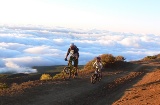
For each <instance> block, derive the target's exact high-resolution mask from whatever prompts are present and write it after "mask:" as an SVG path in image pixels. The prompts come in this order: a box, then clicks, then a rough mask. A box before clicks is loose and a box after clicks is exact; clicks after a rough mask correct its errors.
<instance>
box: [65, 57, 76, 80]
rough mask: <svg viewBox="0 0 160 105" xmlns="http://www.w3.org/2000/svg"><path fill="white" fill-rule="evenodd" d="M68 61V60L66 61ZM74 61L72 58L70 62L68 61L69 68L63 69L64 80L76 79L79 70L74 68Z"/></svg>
mask: <svg viewBox="0 0 160 105" xmlns="http://www.w3.org/2000/svg"><path fill="white" fill-rule="evenodd" d="M65 61H68V60H65ZM73 61H74V57H70V60H69V61H68V66H66V67H64V69H63V71H62V72H63V78H64V79H70V78H71V77H72V78H75V76H76V71H77V69H76V68H75V67H74V66H73V64H72V62H73Z"/></svg>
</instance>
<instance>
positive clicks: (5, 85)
mask: <svg viewBox="0 0 160 105" xmlns="http://www.w3.org/2000/svg"><path fill="white" fill-rule="evenodd" d="M5 88H8V86H7V84H5V83H0V89H5Z"/></svg>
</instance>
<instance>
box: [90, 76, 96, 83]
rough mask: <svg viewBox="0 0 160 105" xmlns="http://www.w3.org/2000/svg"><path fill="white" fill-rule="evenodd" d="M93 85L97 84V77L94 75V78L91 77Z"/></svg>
mask: <svg viewBox="0 0 160 105" xmlns="http://www.w3.org/2000/svg"><path fill="white" fill-rule="evenodd" d="M91 83H92V84H95V83H96V75H95V74H92V76H91Z"/></svg>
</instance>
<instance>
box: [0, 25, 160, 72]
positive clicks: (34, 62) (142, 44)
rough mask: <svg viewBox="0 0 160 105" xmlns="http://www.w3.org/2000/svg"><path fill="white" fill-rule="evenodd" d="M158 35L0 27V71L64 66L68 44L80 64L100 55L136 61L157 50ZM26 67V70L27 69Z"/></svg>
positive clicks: (157, 51)
mask: <svg viewBox="0 0 160 105" xmlns="http://www.w3.org/2000/svg"><path fill="white" fill-rule="evenodd" d="M159 39H160V36H159V35H154V34H150V35H149V34H133V33H118V32H110V31H104V30H96V29H94V30H74V29H67V28H63V27H55V28H53V27H52V28H48V27H47V28H46V27H39V26H37V27H33V26H25V27H12V26H1V27H0V52H1V54H0V57H1V60H0V73H2V72H3V73H4V72H5V71H6V72H8V71H12V72H23V71H24V72H35V70H32V69H31V67H32V66H49V65H62V64H63V65H64V64H67V62H65V61H64V58H65V55H66V52H67V49H68V47H69V45H70V43H72V42H73V43H75V44H76V45H77V47H79V50H80V58H79V64H86V63H87V62H88V61H90V60H92V59H93V58H94V57H96V56H98V55H100V54H106V53H108V54H113V55H114V56H117V55H122V56H124V57H125V58H126V60H138V59H142V58H143V57H145V56H147V55H154V54H158V53H160V48H159V46H160V42H159ZM27 70H28V71H27Z"/></svg>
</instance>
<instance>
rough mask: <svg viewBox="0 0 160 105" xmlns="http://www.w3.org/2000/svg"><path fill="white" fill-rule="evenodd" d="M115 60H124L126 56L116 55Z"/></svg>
mask: <svg viewBox="0 0 160 105" xmlns="http://www.w3.org/2000/svg"><path fill="white" fill-rule="evenodd" d="M115 60H116V61H124V60H125V58H124V57H123V56H117V57H115Z"/></svg>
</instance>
